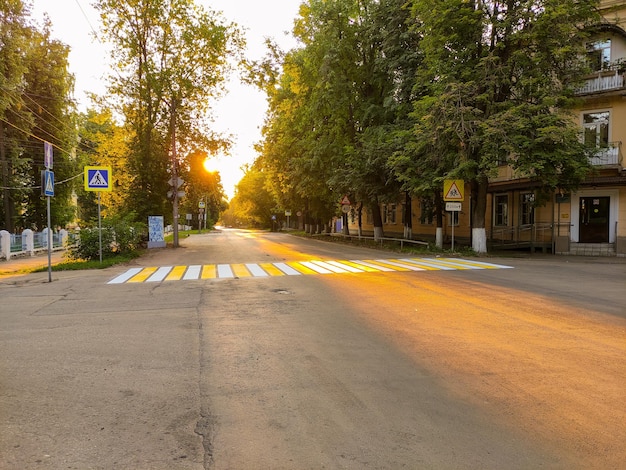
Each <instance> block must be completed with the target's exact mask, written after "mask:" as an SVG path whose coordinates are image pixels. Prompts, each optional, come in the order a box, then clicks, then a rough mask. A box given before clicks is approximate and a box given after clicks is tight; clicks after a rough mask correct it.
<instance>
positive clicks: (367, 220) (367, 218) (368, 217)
mask: <svg viewBox="0 0 626 470" xmlns="http://www.w3.org/2000/svg"><path fill="white" fill-rule="evenodd" d="M365 223H366V224H367V225H373V224H374V215H373V214H372V209H369V208H368V209H367V210H366V211H365Z"/></svg>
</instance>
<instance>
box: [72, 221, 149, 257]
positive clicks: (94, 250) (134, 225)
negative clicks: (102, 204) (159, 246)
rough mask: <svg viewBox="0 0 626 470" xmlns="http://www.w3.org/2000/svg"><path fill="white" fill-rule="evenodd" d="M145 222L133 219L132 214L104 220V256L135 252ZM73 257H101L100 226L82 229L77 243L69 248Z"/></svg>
mask: <svg viewBox="0 0 626 470" xmlns="http://www.w3.org/2000/svg"><path fill="white" fill-rule="evenodd" d="M146 230H147V227H146V225H145V224H141V223H138V222H133V221H132V215H129V216H126V217H120V216H116V217H110V218H107V219H103V220H102V258H111V257H114V256H118V255H127V254H131V253H134V252H135V251H136V250H138V249H139V248H140V247H141V242H142V240H143V238H144V233H145V232H146ZM69 256H70V258H72V259H82V260H93V259H97V258H99V257H100V240H99V235H98V227H97V226H95V227H94V226H90V227H86V228H84V229H82V230H81V231H80V236H79V238H78V243H77V245H76V246H75V247H74V248H72V249H70V250H69Z"/></svg>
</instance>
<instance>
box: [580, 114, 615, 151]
mask: <svg viewBox="0 0 626 470" xmlns="http://www.w3.org/2000/svg"><path fill="white" fill-rule="evenodd" d="M609 122H610V114H609V112H608V111H596V112H593V113H584V114H583V127H584V131H585V133H584V140H585V145H586V146H588V147H590V148H598V147H599V148H606V147H608V146H609Z"/></svg>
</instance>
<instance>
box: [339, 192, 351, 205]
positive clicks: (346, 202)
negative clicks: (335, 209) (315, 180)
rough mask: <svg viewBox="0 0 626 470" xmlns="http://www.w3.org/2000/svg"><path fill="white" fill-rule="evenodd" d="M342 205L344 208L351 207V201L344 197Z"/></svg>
mask: <svg viewBox="0 0 626 470" xmlns="http://www.w3.org/2000/svg"><path fill="white" fill-rule="evenodd" d="M341 205H342V206H349V205H350V199H348V196H347V195H346V196H344V197H343V199H341Z"/></svg>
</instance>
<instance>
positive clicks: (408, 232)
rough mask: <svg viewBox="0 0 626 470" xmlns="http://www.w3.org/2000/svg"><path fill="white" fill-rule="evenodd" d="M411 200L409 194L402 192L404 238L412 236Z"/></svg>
mask: <svg viewBox="0 0 626 470" xmlns="http://www.w3.org/2000/svg"><path fill="white" fill-rule="evenodd" d="M412 204H413V201H412V199H411V194H410V193H409V192H408V191H407V192H406V193H405V194H404V238H406V239H408V240H410V239H411V238H413V207H412Z"/></svg>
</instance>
